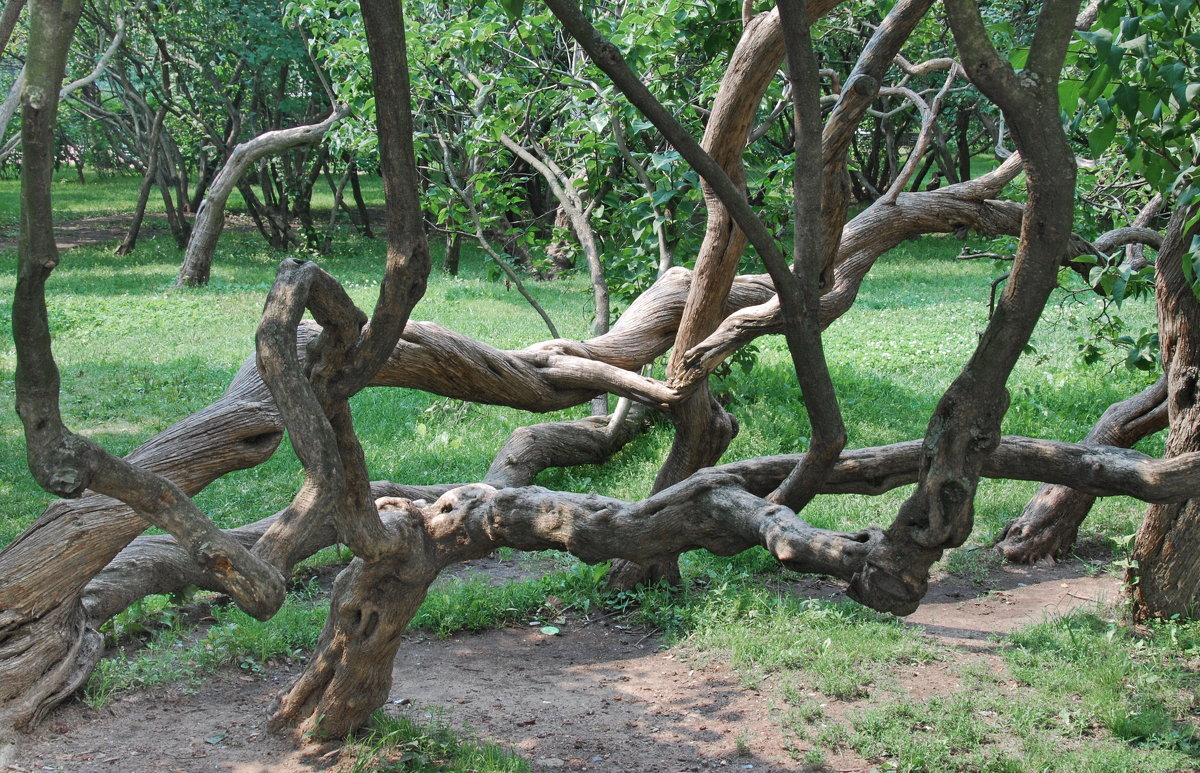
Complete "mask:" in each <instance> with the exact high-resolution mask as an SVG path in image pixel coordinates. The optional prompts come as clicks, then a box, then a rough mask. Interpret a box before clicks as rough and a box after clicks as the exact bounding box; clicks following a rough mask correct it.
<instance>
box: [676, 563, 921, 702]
mask: <svg viewBox="0 0 1200 773" xmlns="http://www.w3.org/2000/svg"><path fill="white" fill-rule="evenodd" d="M690 617H691V621H690V622H691V627H692V633H691V635H690V636H689V638H688V640H687V642H686V644H685V646H686V647H687V648H688V649H691V650H693V651H696V652H698V653H702V652H720V653H722V654H723V655H725V656H727V657H728V658H729V660H730V661H731V663H732V664H733V666H734V667H735V668H739V669H741V670H743V671H745V672H747V673H748V674H750V675H752V676H754V677H758V678H761V677H762V676H764V675H767V674H772V673H785V674H786V673H790V672H795V671H800V670H803V671H804V672H805V674H806V675H807V676H809V677H811V678H812V679H813V680H814V685H815V687H816V689H818V690H820V691H821V692H822V693H824V694H826V695H829V696H832V697H837V698H853V697H857V696H861V695H864V694H865V692H866V689H867V688H868V686H870V685H871V684H873V683H874V682H875V680H876V678H877V677H878V676H879V675H880V674H881V673H882V669H883V667H884V666H885V665H886V664H891V663H897V662H906V663H912V662H925V661H928V660H930V659H932V658H933V657H934V651H933V649H932V648H931V647H930V646H929V645H928V644H927V643H925V642H924V641H923V640H922V639H921V637H920V636H918V635H917V634H916V633H914V632H912V631H910V630H908V629H906V628H904V627H903V626H902V625H901V624H900V623H899V622H897V621H896V620H895V619H894V618H891V617H888V616H884V615H879V614H877V613H875V612H871V611H869V610H866V609H864V608H863V607H860V606H858V605H856V604H852V603H849V602H840V603H837V602H824V601H819V600H816V599H803V598H797V597H795V596H792V595H789V594H786V593H780V592H777V591H772V590H769V589H765V588H762V587H761V586H760V585H759V584H757V583H755V584H751V583H747V582H743V581H739V580H734V581H730V582H724V583H722V584H720V585H714V586H713V587H710V588H709V589H708V590H707V591H705V593H704V594H703V597H702V598H700V599H697V600H696V602H695V603H694V604H693V605H692V608H691V610H690ZM784 681H786V680H784Z"/></svg>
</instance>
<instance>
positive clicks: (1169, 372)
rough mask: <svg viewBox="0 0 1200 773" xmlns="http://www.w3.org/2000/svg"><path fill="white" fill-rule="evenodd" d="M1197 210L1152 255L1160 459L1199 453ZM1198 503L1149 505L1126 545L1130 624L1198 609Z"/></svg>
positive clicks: (1179, 216) (1181, 210)
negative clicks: (1161, 402)
mask: <svg viewBox="0 0 1200 773" xmlns="http://www.w3.org/2000/svg"><path fill="white" fill-rule="evenodd" d="M1198 215H1200V205H1197V204H1195V203H1193V204H1192V205H1191V206H1188V207H1178V208H1176V210H1175V212H1174V214H1173V215H1172V216H1171V222H1170V224H1169V225H1168V227H1167V235H1166V238H1165V239H1164V240H1163V246H1162V249H1161V250H1159V253H1158V262H1157V264H1156V268H1157V279H1156V287H1155V296H1156V298H1157V300H1158V329H1159V336H1160V340H1161V341H1162V358H1163V367H1164V369H1165V371H1166V380H1167V413H1168V415H1169V416H1170V426H1171V431H1170V434H1169V435H1168V437H1167V448H1166V457H1167V458H1170V457H1174V456H1178V455H1179V454H1186V453H1189V452H1193V451H1196V450H1197V449H1200V394H1198V392H1200V301H1197V299H1196V295H1195V294H1194V293H1193V291H1192V283H1191V282H1189V281H1188V279H1187V278H1186V276H1185V274H1184V269H1183V257H1184V255H1185V254H1187V253H1188V250H1189V249H1190V247H1191V244H1192V240H1193V239H1194V238H1195V237H1196V236H1197V235H1200V222H1193V223H1192V224H1191V226H1190V227H1189V226H1188V225H1187V224H1188V221H1189V220H1192V219H1194V218H1196V217H1197V216H1198ZM1197 540H1200V498H1193V499H1188V500H1187V501H1185V502H1178V503H1175V504H1166V505H1153V506H1151V507H1149V508H1147V510H1146V519H1145V520H1144V521H1143V522H1142V525H1141V528H1139V529H1138V533H1137V537H1136V539H1135V540H1134V547H1133V554H1132V556H1131V557H1130V568H1129V570H1128V571H1127V572H1126V575H1125V581H1126V583H1128V584H1129V585H1131V586H1132V595H1133V611H1134V616H1135V617H1136V618H1138V619H1146V618H1151V617H1163V618H1169V617H1171V616H1172V615H1181V616H1184V617H1195V616H1196V615H1197V602H1198V601H1200V545H1198V544H1197Z"/></svg>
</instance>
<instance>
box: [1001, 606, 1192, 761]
mask: <svg viewBox="0 0 1200 773" xmlns="http://www.w3.org/2000/svg"><path fill="white" fill-rule="evenodd" d="M1010 640H1011V642H1012V645H1013V647H1012V649H1010V650H1009V651H1007V652H1006V654H1005V660H1006V661H1007V662H1008V666H1009V669H1010V671H1011V672H1012V674H1013V676H1014V677H1015V678H1016V679H1019V680H1020V681H1022V682H1024V683H1026V684H1028V685H1029V686H1030V687H1032V688H1033V689H1034V690H1036V691H1037V692H1038V693H1040V694H1041V695H1043V696H1046V697H1047V698H1050V697H1052V696H1060V697H1061V696H1066V695H1070V696H1077V697H1076V698H1075V700H1074V701H1073V703H1074V705H1073V706H1070V707H1067V708H1064V709H1063V711H1064V712H1068V715H1064V716H1063V717H1062V719H1063V721H1064V722H1066V721H1068V719H1071V720H1072V721H1073V722H1075V723H1076V724H1077V725H1078V726H1080V727H1082V728H1088V727H1091V726H1098V727H1102V728H1104V729H1105V730H1107V731H1108V732H1110V733H1112V735H1113V736H1115V737H1117V738H1121V739H1124V740H1126V741H1128V742H1130V743H1132V744H1136V745H1140V746H1145V747H1153V748H1176V749H1179V750H1180V751H1184V752H1187V753H1189V754H1193V755H1196V757H1197V759H1200V733H1198V732H1197V727H1196V725H1195V719H1194V716H1193V708H1194V702H1195V689H1196V687H1197V686H1200V679H1198V678H1197V676H1196V674H1195V673H1194V672H1193V671H1192V670H1191V669H1185V668H1184V662H1183V659H1184V658H1194V657H1195V656H1196V655H1197V654H1200V646H1198V645H1200V624H1197V623H1186V624H1185V623H1178V622H1170V623H1160V624H1157V625H1155V626H1154V627H1153V628H1152V629H1151V634H1150V635H1149V636H1148V637H1144V638H1143V637H1138V636H1136V635H1134V634H1133V633H1132V632H1130V631H1129V629H1127V628H1125V627H1124V626H1120V625H1118V624H1116V623H1114V622H1110V621H1106V620H1103V619H1101V618H1099V617H1097V616H1095V615H1092V614H1077V615H1071V616H1069V617H1066V618H1063V619H1061V620H1057V621H1054V622H1050V623H1043V624H1040V625H1035V626H1031V627H1029V628H1027V629H1025V630H1023V631H1021V632H1019V633H1017V634H1014V635H1013V636H1012V637H1010ZM1070 712H1073V714H1071V713H1070Z"/></svg>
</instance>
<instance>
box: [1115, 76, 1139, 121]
mask: <svg viewBox="0 0 1200 773" xmlns="http://www.w3.org/2000/svg"><path fill="white" fill-rule="evenodd" d="M1140 96H1141V92H1140V91H1138V90H1137V89H1136V88H1134V87H1133V86H1130V85H1129V84H1128V83H1122V84H1121V85H1119V86H1117V90H1116V91H1114V92H1113V101H1115V102H1116V103H1117V107H1119V108H1121V111H1122V112H1123V113H1125V117H1126V118H1127V119H1129V121H1130V122H1133V121H1134V120H1136V119H1137V114H1138V97H1140Z"/></svg>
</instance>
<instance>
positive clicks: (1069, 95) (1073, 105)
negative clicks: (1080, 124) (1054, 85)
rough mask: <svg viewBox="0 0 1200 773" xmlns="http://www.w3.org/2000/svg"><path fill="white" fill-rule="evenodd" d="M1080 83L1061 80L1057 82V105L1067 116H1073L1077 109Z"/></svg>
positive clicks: (1081, 85) (1081, 83) (1081, 84)
mask: <svg viewBox="0 0 1200 773" xmlns="http://www.w3.org/2000/svg"><path fill="white" fill-rule="evenodd" d="M1082 87H1083V82H1082V81H1075V80H1061V81H1059V82H1058V104H1059V106H1060V107H1061V108H1062V109H1063V111H1065V112H1066V114H1067V115H1068V116H1073V115H1075V111H1076V110H1078V109H1079V89H1080V88H1082Z"/></svg>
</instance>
